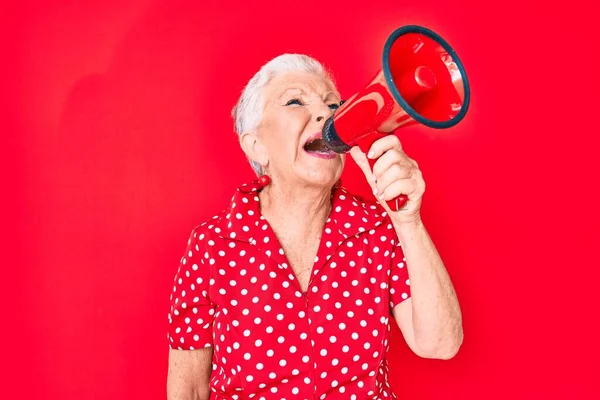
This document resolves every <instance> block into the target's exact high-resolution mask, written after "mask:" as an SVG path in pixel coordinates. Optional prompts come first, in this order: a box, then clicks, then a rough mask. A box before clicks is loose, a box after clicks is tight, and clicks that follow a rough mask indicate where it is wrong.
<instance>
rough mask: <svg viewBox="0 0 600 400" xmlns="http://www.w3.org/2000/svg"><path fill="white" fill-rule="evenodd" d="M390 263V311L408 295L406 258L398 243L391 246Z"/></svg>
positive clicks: (408, 281)
mask: <svg viewBox="0 0 600 400" xmlns="http://www.w3.org/2000/svg"><path fill="white" fill-rule="evenodd" d="M391 262H392V265H391V267H390V285H389V287H390V313H391V311H392V309H393V308H394V307H395V306H397V305H398V304H400V303H402V302H403V301H404V300H406V299H408V298H409V297H410V279H409V276H408V268H407V267H406V258H404V252H403V251H402V246H400V243H396V244H395V245H394V247H393V248H392V257H391Z"/></svg>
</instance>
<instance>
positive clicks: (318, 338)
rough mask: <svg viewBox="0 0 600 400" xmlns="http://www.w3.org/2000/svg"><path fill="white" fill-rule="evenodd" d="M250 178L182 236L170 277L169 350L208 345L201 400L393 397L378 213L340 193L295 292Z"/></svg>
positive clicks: (390, 277) (396, 254)
mask: <svg viewBox="0 0 600 400" xmlns="http://www.w3.org/2000/svg"><path fill="white" fill-rule="evenodd" d="M259 190H260V186H259V185H258V183H257V182H256V181H252V182H250V183H248V184H244V185H242V186H241V187H240V188H238V190H237V192H236V193H235V195H234V196H233V198H232V201H231V204H230V205H229V207H227V209H225V210H224V211H223V212H222V213H221V214H219V215H217V216H215V217H213V218H211V219H210V220H208V221H207V222H205V223H203V224H202V225H199V226H197V227H196V228H194V229H193V231H192V233H191V235H190V238H189V240H188V243H187V247H186V249H185V254H184V256H183V257H182V258H181V261H180V264H179V269H178V271H177V274H176V276H175V285H174V287H173V293H172V295H171V309H170V312H169V332H168V341H169V346H170V348H172V349H180V350H193V349H199V348H203V347H208V346H212V347H213V359H212V368H213V369H212V373H211V378H210V389H211V399H216V400H220V399H242V398H248V399H253V398H255V399H278V400H279V399H325V398H328V399H366V398H369V399H384V398H395V395H394V394H393V393H392V391H391V388H390V385H389V383H388V381H387V374H388V366H387V361H386V353H387V350H388V348H389V342H388V339H389V333H390V324H391V323H395V322H394V320H393V317H391V308H393V307H394V306H395V305H397V304H399V303H400V302H402V301H403V300H406V299H407V298H409V297H410V287H409V279H408V273H407V268H406V266H405V260H404V255H403V253H402V249H401V247H400V246H399V243H398V239H397V236H396V233H395V231H394V229H393V227H392V224H391V222H390V219H389V217H388V216H387V214H386V213H385V211H384V209H383V208H382V207H381V206H379V205H378V204H375V203H367V202H365V201H363V200H361V199H359V198H357V197H355V196H353V195H351V194H350V193H348V192H347V190H346V189H344V188H343V187H341V186H335V187H334V188H333V190H332V211H331V214H330V217H329V219H328V220H327V222H326V224H325V227H324V232H323V235H322V238H321V243H320V245H319V250H318V252H317V256H316V258H315V263H314V266H313V269H312V272H311V277H310V281H309V284H308V289H307V291H306V292H305V293H303V292H302V291H301V289H300V285H299V283H298V280H297V278H296V276H295V275H294V273H293V271H292V269H291V267H290V266H289V263H288V261H287V259H286V256H285V254H284V252H283V250H282V248H281V246H280V245H279V242H278V240H277V237H276V236H275V233H274V232H273V230H272V229H271V227H270V226H269V224H268V222H267V221H266V220H265V218H264V217H262V215H261V213H260V204H259V198H258V195H257V194H258V191H259Z"/></svg>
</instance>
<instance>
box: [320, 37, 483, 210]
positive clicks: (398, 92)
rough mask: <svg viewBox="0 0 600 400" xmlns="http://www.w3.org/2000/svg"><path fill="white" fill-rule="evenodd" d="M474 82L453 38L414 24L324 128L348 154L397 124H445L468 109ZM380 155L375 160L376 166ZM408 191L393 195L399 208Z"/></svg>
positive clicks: (334, 146)
mask: <svg viewBox="0 0 600 400" xmlns="http://www.w3.org/2000/svg"><path fill="white" fill-rule="evenodd" d="M470 93H471V91H470V87H469V82H468V79H467V74H466V73H465V69H464V67H463V64H462V62H461V61H460V59H459V58H458V56H457V54H456V52H455V51H454V50H453V49H452V47H450V45H449V44H448V42H446V41H445V40H444V39H442V38H441V37H440V36H439V35H438V34H436V33H435V32H433V31H432V30H430V29H427V28H425V27H422V26H418V25H408V26H404V27H401V28H398V29H397V30H395V31H394V32H393V33H392V34H391V35H390V36H389V37H388V39H387V40H386V43H385V46H384V48H383V67H382V69H381V70H380V71H379V72H378V73H377V74H376V75H375V78H373V79H372V80H371V82H370V83H369V84H368V85H367V86H366V87H365V88H363V89H362V90H361V91H359V92H358V93H356V94H354V95H352V96H351V97H350V98H349V99H348V100H347V101H345V102H344V103H343V104H342V105H341V106H340V107H339V108H338V109H337V110H336V111H335V113H334V114H333V116H331V117H330V118H329V119H328V120H327V121H326V122H325V125H324V127H323V140H324V141H325V144H326V145H327V147H328V148H330V149H331V150H333V151H335V152H337V153H345V152H348V151H350V149H351V148H352V147H353V146H359V147H360V149H361V150H362V151H363V152H364V153H365V154H367V152H368V151H369V149H370V148H371V145H372V144H373V143H374V142H375V141H376V140H378V139H380V138H381V137H383V136H385V135H389V134H393V133H394V132H393V131H395V130H396V129H398V128H401V127H402V128H403V127H406V126H409V125H413V124H416V123H420V124H423V125H425V126H428V127H431V128H436V129H445V128H450V127H452V126H454V125H456V124H457V123H459V122H460V121H461V120H462V119H463V118H464V116H465V114H466V113H467V110H468V108H469V102H470ZM376 161H377V160H372V159H369V164H370V166H371V168H373V165H374V164H375V162H376ZM407 200H408V198H407V197H406V196H405V195H400V196H399V197H397V198H395V199H392V200H388V201H387V204H388V206H389V207H390V209H391V210H393V211H398V210H399V209H400V208H402V207H403V206H404V204H405V203H406V201H407Z"/></svg>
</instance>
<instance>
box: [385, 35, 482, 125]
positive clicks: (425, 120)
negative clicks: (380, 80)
mask: <svg viewBox="0 0 600 400" xmlns="http://www.w3.org/2000/svg"><path fill="white" fill-rule="evenodd" d="M407 33H421V34H424V35H426V36H429V37H430V38H432V39H433V40H435V41H436V42H437V43H439V44H440V45H441V46H442V47H443V48H444V49H445V50H446V51H447V52H448V54H450V56H451V57H452V61H454V63H455V64H456V66H457V67H458V70H459V71H460V74H461V77H462V84H463V87H464V92H465V93H464V94H465V97H464V99H463V105H462V108H461V110H460V111H459V113H458V114H457V115H456V116H454V118H452V119H449V120H448V121H443V122H440V121H433V120H430V119H428V118H425V117H423V116H421V114H419V113H418V112H416V111H415V110H414V109H413V108H412V107H411V106H409V105H408V103H407V102H406V101H405V100H404V99H403V98H402V96H401V95H400V92H399V91H398V88H397V87H396V83H395V82H394V78H393V77H392V73H391V71H390V63H389V59H390V50H391V49H392V45H393V44H394V42H395V41H396V39H398V38H399V37H400V36H402V35H404V34H407ZM383 75H384V76H385V80H386V81H387V83H388V87H389V88H390V91H391V92H392V95H393V96H394V98H395V99H396V101H397V102H398V103H399V104H400V107H402V108H403V109H404V110H405V111H406V112H407V113H408V115H410V116H411V117H412V118H413V119H414V120H415V121H418V122H420V123H421V124H423V125H426V126H428V127H431V128H439V129H443V128H450V127H452V126H454V125H456V124H458V123H459V122H460V121H461V120H462V119H463V118H464V116H465V114H466V113H467V109H468V108H469V102H470V100H471V89H470V87H469V81H468V79H467V74H466V72H465V69H464V67H463V64H462V61H460V58H459V57H458V55H457V54H456V52H455V51H454V49H452V47H450V44H448V42H446V41H445V40H444V39H442V37H441V36H440V35H438V34H437V33H435V32H434V31H432V30H430V29H427V28H425V27H423V26H418V25H407V26H403V27H401V28H398V29H396V30H395V31H394V32H393V33H392V34H391V35H390V36H389V37H388V39H387V41H386V42H385V46H384V48H383Z"/></svg>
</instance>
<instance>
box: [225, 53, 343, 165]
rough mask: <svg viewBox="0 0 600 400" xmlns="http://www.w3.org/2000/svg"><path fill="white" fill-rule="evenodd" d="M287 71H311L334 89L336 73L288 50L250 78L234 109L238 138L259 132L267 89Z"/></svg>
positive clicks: (232, 112) (313, 60)
mask: <svg viewBox="0 0 600 400" xmlns="http://www.w3.org/2000/svg"><path fill="white" fill-rule="evenodd" d="M286 72H308V73H311V74H316V75H320V76H322V77H323V78H325V79H326V80H328V81H329V82H331V84H332V86H333V87H334V88H335V80H334V77H333V74H332V73H331V72H330V71H329V70H328V69H326V68H325V67H324V66H323V64H321V63H320V62H319V61H317V60H315V59H314V58H312V57H310V56H307V55H304V54H289V53H287V54H282V55H280V56H277V57H275V58H274V59H272V60H271V61H269V62H267V63H266V64H265V65H263V66H262V67H261V68H260V70H259V71H258V72H257V73H256V74H255V75H254V76H253V77H252V79H250V81H249V82H248V84H247V85H246V87H245V88H244V89H243V90H242V94H241V96H240V98H239V100H238V102H237V104H236V105H235V106H234V107H233V110H232V111H231V116H232V117H233V121H234V129H235V132H236V134H237V135H238V138H239V137H240V136H241V134H242V133H244V132H256V130H257V129H258V126H259V125H260V122H261V120H262V114H263V109H264V106H265V99H264V96H263V91H264V88H265V87H266V86H267V85H268V83H269V82H270V81H271V80H272V79H273V78H274V77H275V76H277V75H278V74H282V73H286ZM249 161H250V165H251V166H252V169H254V171H255V172H256V174H257V175H261V174H262V173H263V171H262V166H261V165H260V164H259V163H257V162H255V161H253V160H249Z"/></svg>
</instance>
